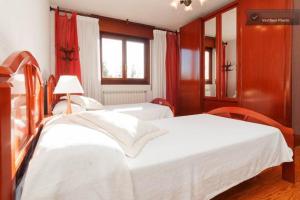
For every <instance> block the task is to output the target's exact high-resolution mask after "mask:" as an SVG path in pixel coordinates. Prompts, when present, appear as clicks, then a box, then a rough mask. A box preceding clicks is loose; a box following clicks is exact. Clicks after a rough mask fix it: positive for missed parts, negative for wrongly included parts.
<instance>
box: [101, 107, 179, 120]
mask: <svg viewBox="0 0 300 200" xmlns="http://www.w3.org/2000/svg"><path fill="white" fill-rule="evenodd" d="M104 109H105V110H110V111H115V112H121V113H125V114H129V115H133V116H135V117H137V118H139V119H141V120H157V119H163V118H170V117H173V116H174V115H173V112H172V110H171V109H170V108H169V107H168V106H162V105H158V104H153V103H137V104H120V105H109V106H104Z"/></svg>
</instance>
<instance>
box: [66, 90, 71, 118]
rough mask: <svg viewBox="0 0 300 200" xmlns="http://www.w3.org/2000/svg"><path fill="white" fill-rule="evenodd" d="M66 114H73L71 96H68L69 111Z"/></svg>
mask: <svg viewBox="0 0 300 200" xmlns="http://www.w3.org/2000/svg"><path fill="white" fill-rule="evenodd" d="M66 114H67V115H69V114H72V107H71V98H70V94H69V93H68V94H67V110H66Z"/></svg>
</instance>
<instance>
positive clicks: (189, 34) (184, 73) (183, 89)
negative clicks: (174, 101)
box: [178, 19, 202, 115]
mask: <svg viewBox="0 0 300 200" xmlns="http://www.w3.org/2000/svg"><path fill="white" fill-rule="evenodd" d="M201 30H202V29H201V19H198V20H195V21H193V22H191V23H189V24H187V25H185V26H183V27H182V28H180V67H179V86H178V89H179V96H178V113H179V115H189V114H197V113H201V111H202V108H201V104H200V102H201V99H200V98H201V95H200V92H201V91H200V90H201V87H200V49H201V48H200V47H201Z"/></svg>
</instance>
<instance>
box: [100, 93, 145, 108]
mask: <svg viewBox="0 0 300 200" xmlns="http://www.w3.org/2000/svg"><path fill="white" fill-rule="evenodd" d="M102 98H103V103H104V105H116V104H130V103H143V102H146V101H147V91H145V90H130V91H103V93H102Z"/></svg>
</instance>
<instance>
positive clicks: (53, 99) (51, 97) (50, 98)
mask: <svg viewBox="0 0 300 200" xmlns="http://www.w3.org/2000/svg"><path fill="white" fill-rule="evenodd" d="M55 86H56V79H55V76H54V75H50V76H49V78H48V80H47V85H46V89H47V114H48V115H51V113H52V110H53V108H54V106H55V104H56V103H57V102H58V100H59V96H58V95H55V94H53V92H54V89H55Z"/></svg>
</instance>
